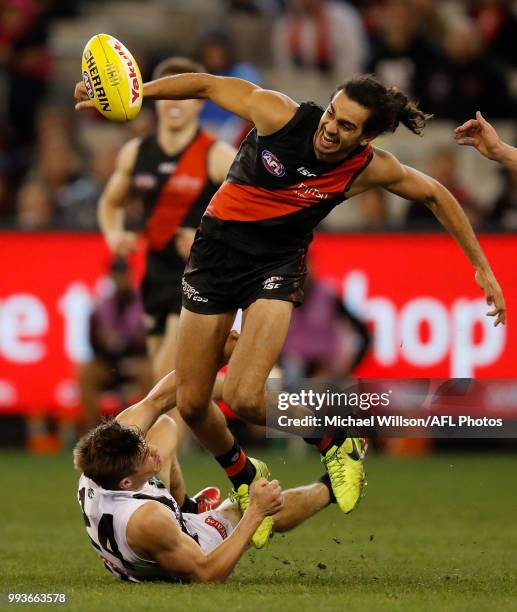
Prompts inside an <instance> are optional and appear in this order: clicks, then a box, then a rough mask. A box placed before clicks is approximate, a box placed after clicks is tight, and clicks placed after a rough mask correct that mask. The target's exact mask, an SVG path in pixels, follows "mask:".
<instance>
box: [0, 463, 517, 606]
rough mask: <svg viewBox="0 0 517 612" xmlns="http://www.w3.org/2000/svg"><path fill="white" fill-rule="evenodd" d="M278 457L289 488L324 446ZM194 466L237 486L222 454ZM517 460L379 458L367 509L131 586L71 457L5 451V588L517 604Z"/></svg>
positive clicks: (138, 598) (129, 599) (192, 483)
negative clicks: (86, 505) (213, 566)
mask: <svg viewBox="0 0 517 612" xmlns="http://www.w3.org/2000/svg"><path fill="white" fill-rule="evenodd" d="M267 460H268V462H269V464H270V467H271V468H272V471H273V474H274V475H275V477H277V478H279V479H280V481H281V483H282V485H283V486H284V487H285V486H288V485H297V484H301V483H304V482H308V481H310V480H311V479H312V478H314V477H316V476H318V475H319V473H320V467H319V465H318V460H317V457H315V456H313V455H310V456H308V457H307V458H301V459H298V460H296V461H289V463H286V461H285V459H284V458H283V457H282V456H281V455H280V454H273V455H269V456H268V457H267ZM183 465H184V470H185V475H186V481H187V484H188V485H189V486H188V488H189V490H190V491H191V492H194V491H195V490H197V489H198V488H200V487H201V486H202V485H204V484H206V483H208V482H212V483H214V484H219V485H220V486H224V487H225V488H226V484H225V482H224V477H222V476H221V472H220V470H219V468H218V467H217V466H216V464H215V462H213V460H211V459H210V458H209V457H207V456H205V455H194V456H190V457H186V458H184V459H183ZM516 466H517V458H516V457H514V456H510V455H505V456H495V455H441V456H435V457H431V458H424V459H392V458H383V457H370V458H369V459H368V461H367V473H368V482H369V484H368V487H367V495H366V497H365V498H364V499H363V501H362V503H361V505H360V506H359V508H358V509H357V510H356V511H355V512H354V513H352V514H351V515H350V516H344V515H342V514H340V513H339V511H338V510H337V509H336V508H334V507H332V508H330V509H327V510H325V511H324V512H322V513H321V514H319V515H318V516H317V517H315V518H314V519H312V520H311V521H310V522H309V523H306V524H305V525H303V526H301V527H300V528H299V529H298V530H297V531H295V532H292V533H291V534H287V535H284V536H276V537H275V538H274V539H273V541H272V542H271V544H270V545H269V546H268V548H267V549H265V550H263V551H251V552H249V553H248V554H247V555H246V556H245V557H244V558H243V560H242V561H241V563H240V564H239V565H238V567H237V569H236V571H235V573H234V575H233V576H232V577H231V578H230V579H229V581H228V582H227V583H226V584H224V585H183V586H174V585H167V584H145V585H130V584H127V583H121V582H118V581H116V580H114V579H113V578H112V577H111V576H110V574H109V573H108V572H107V571H106V570H105V569H104V567H103V566H102V563H101V562H100V561H99V560H98V559H97V557H96V555H95V554H94V552H93V550H90V546H89V544H88V542H87V537H86V533H85V531H84V528H83V523H82V518H81V515H80V512H79V509H78V506H77V503H76V500H75V494H76V489H75V486H76V479H77V475H76V473H74V471H73V470H72V469H71V465H70V459H69V457H68V456H64V455H63V456H60V457H41V458H40V457H38V458H35V457H28V456H26V455H22V454H14V453H13V454H7V453H3V454H0V490H1V500H0V508H1V510H0V516H1V523H0V525H1V526H0V547H1V550H2V555H1V562H0V591H3V592H7V591H16V592H27V591H32V592H66V593H67V594H68V598H69V603H68V604H67V605H66V609H67V610H81V611H83V610H84V611H89V610H116V611H118V610H153V611H157V610H194V611H196V612H203V611H205V610H207V611H208V610H210V611H214V610H215V611H217V612H220V611H224V610H232V612H233V611H235V610H252V611H255V610H257V611H259V610H260V611H261V612H268V611H270V610H282V612H288V611H290V610H296V611H297V612H300V611H304V610H322V611H327V610H342V611H349V610H361V611H364V610H383V611H384V610H388V611H390V610H408V611H414V610H433V611H435V610H439V611H442V610H473V609H475V610H517V494H516V485H515V472H516ZM14 607H21V606H6V609H9V608H14ZM46 607H47V608H50V606H46ZM53 608H54V609H55V608H57V607H56V606H54V607H53Z"/></svg>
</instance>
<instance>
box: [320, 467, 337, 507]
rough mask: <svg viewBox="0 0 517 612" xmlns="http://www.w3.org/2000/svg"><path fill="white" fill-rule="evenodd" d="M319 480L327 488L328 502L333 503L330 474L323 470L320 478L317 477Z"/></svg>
mask: <svg viewBox="0 0 517 612" xmlns="http://www.w3.org/2000/svg"><path fill="white" fill-rule="evenodd" d="M318 480H319V482H321V483H323V484H324V485H325V486H326V487H327V489H328V490H329V495H330V503H331V504H335V503H336V496H335V495H334V491H333V490H332V485H331V483H330V476H329V475H328V474H327V472H325V474H323V476H322V477H321V478H319V479H318Z"/></svg>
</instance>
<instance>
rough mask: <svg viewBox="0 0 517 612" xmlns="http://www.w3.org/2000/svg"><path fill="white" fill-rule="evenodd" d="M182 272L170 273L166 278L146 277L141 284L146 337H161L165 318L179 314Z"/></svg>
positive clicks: (165, 323)
mask: <svg viewBox="0 0 517 612" xmlns="http://www.w3.org/2000/svg"><path fill="white" fill-rule="evenodd" d="M182 276H183V271H181V270H180V271H176V270H173V271H171V274H170V276H169V277H168V278H160V277H153V276H149V275H146V276H145V277H144V280H143V282H142V301H143V303H144V311H145V315H146V327H147V335H149V336H153V335H158V336H163V334H165V328H166V325H167V318H168V316H169V315H171V314H175V315H179V314H180V312H181V300H182V294H181V277H182Z"/></svg>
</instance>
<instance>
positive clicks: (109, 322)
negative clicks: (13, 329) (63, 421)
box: [80, 258, 152, 426]
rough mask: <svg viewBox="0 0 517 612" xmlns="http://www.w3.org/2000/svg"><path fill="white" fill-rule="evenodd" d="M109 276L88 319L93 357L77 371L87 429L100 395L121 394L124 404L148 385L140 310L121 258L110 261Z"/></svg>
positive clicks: (96, 412)
mask: <svg viewBox="0 0 517 612" xmlns="http://www.w3.org/2000/svg"><path fill="white" fill-rule="evenodd" d="M110 277H111V280H112V288H111V291H110V292H109V294H108V295H107V296H105V297H103V298H102V299H100V300H99V301H98V303H97V304H96V305H95V308H94V310H93V312H92V315H91V318H90V343H91V347H92V350H93V357H92V358H91V359H90V361H88V362H86V363H84V364H83V365H82V367H81V371H80V387H81V398H82V401H83V404H84V407H85V409H86V419H87V425H88V426H93V425H95V424H96V423H97V422H98V420H99V418H100V411H99V399H100V397H101V394H102V393H103V392H105V391H107V390H111V389H117V390H118V391H119V392H120V393H121V394H122V395H123V400H122V404H126V403H128V395H131V394H134V393H135V388H136V392H137V393H138V394H139V395H140V396H142V397H143V396H144V395H145V394H146V393H147V391H148V390H149V389H150V387H151V384H152V376H151V367H150V364H149V361H148V359H147V355H146V346H145V328H144V322H143V321H144V312H143V307H142V303H141V301H140V297H139V295H138V293H137V291H136V290H135V288H134V286H133V284H132V281H131V276H130V272H129V269H128V265H127V263H126V261H125V260H124V259H122V258H117V259H115V260H114V261H113V263H112V265H111V271H110ZM128 385H129V387H128Z"/></svg>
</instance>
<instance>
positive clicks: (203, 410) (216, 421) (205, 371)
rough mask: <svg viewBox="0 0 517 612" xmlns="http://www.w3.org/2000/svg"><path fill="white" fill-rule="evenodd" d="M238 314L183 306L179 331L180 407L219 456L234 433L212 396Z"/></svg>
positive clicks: (212, 450)
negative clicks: (204, 312)
mask: <svg viewBox="0 0 517 612" xmlns="http://www.w3.org/2000/svg"><path fill="white" fill-rule="evenodd" d="M233 319H234V313H226V314H221V315H201V314H197V313H193V312H190V311H189V310H186V309H183V310H182V313H181V325H180V328H179V334H178V354H177V367H176V377H177V378H176V381H177V392H176V399H177V406H178V409H179V411H180V414H181V416H182V417H183V419H184V420H185V421H186V423H187V424H188V425H189V427H190V428H191V429H192V431H193V432H194V433H195V435H196V436H197V438H198V439H199V440H200V441H201V443H202V444H203V445H204V446H205V447H206V448H207V449H208V450H209V451H211V452H212V453H213V454H214V455H215V456H219V455H222V454H224V453H226V452H228V451H229V450H230V449H231V447H232V444H233V436H232V435H231V434H230V432H229V430H228V428H227V427H226V421H225V420H224V417H223V418H222V419H221V418H219V415H218V414H217V412H218V411H215V410H214V409H213V408H212V405H211V402H210V399H211V395H212V388H213V385H214V381H215V377H216V374H217V371H218V370H219V367H220V364H221V363H222V361H223V359H224V346H225V343H226V339H227V337H228V333H229V331H230V329H231V326H232V323H233Z"/></svg>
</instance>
